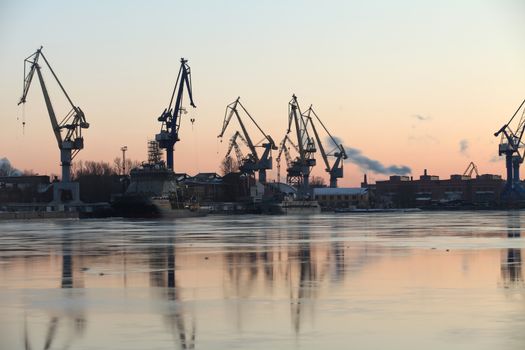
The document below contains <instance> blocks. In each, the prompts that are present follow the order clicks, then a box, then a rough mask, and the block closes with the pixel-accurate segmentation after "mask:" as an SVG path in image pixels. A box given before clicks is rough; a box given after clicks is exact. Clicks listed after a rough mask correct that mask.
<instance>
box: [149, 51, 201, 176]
mask: <svg viewBox="0 0 525 350" xmlns="http://www.w3.org/2000/svg"><path fill="white" fill-rule="evenodd" d="M184 87H186V90H187V92H188V97H189V99H190V106H192V107H193V108H196V107H197V106H195V103H193V91H192V84H191V70H190V66H189V65H188V60H185V59H184V58H181V59H180V68H179V74H178V75H177V80H176V81H175V86H174V88H173V92H172V93H171V98H170V103H169V105H168V107H167V108H165V109H164V111H163V112H162V114H161V115H160V117H158V118H157V119H158V121H159V122H161V123H162V124H161V129H160V132H159V133H158V134H157V135H155V140H156V141H157V142H158V143H159V147H160V148H162V149H165V150H166V165H167V167H168V169H171V170H173V148H174V147H175V143H177V142H178V141H180V139H179V129H180V122H181V117H182V113H183V112H185V109H184V108H183V107H182V99H183V95H184ZM174 99H175V105H174V106H173V100H174ZM172 106H173V107H172Z"/></svg>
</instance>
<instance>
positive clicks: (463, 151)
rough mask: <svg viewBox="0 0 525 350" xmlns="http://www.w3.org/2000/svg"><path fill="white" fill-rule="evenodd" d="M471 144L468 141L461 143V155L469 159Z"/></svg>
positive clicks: (464, 140)
mask: <svg viewBox="0 0 525 350" xmlns="http://www.w3.org/2000/svg"><path fill="white" fill-rule="evenodd" d="M469 146H470V145H469V142H468V140H467V139H463V140H461V141H459V153H461V154H462V155H464V156H467V157H468V148H469Z"/></svg>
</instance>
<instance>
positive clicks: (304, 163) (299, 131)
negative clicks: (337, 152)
mask: <svg viewBox="0 0 525 350" xmlns="http://www.w3.org/2000/svg"><path fill="white" fill-rule="evenodd" d="M308 122H309V121H308V119H306V118H305V117H304V116H303V114H302V113H301V109H300V107H299V103H298V102H297V97H296V96H295V95H293V96H292V99H291V100H290V102H289V103H288V130H287V132H286V134H287V135H288V134H289V133H291V132H292V124H293V125H294V126H295V134H296V138H297V147H298V151H299V152H298V153H299V155H298V157H297V158H296V159H295V160H293V161H292V164H291V166H289V167H288V169H287V181H288V183H289V184H290V185H292V186H296V187H297V190H298V193H299V195H300V196H304V195H306V193H307V191H308V185H309V177H310V171H311V169H312V167H313V166H315V158H314V153H315V152H316V151H317V150H316V147H315V142H314V139H313V138H312V137H310V135H309V134H308Z"/></svg>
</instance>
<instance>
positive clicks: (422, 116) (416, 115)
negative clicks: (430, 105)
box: [412, 114, 431, 122]
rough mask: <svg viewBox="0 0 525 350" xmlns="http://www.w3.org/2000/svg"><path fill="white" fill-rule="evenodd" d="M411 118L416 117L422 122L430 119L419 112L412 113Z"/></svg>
mask: <svg viewBox="0 0 525 350" xmlns="http://www.w3.org/2000/svg"><path fill="white" fill-rule="evenodd" d="M412 118H415V119H417V120H419V121H422V122H424V121H426V120H430V119H431V118H430V117H429V116H424V115H421V114H414V115H412Z"/></svg>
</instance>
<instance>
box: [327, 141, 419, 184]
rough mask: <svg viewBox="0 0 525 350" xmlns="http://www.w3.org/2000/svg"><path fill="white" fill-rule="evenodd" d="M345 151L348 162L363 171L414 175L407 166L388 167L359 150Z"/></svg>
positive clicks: (346, 149) (349, 148)
mask: <svg viewBox="0 0 525 350" xmlns="http://www.w3.org/2000/svg"><path fill="white" fill-rule="evenodd" d="M334 139H335V142H337V143H338V144H343V142H342V140H341V139H340V138H338V137H334ZM327 142H329V143H330V144H332V145H333V142H332V140H331V139H328V140H327ZM345 151H346V155H347V156H348V160H349V161H350V162H351V163H354V164H355V165H357V166H358V167H360V168H361V169H363V170H368V171H371V172H374V173H376V174H382V175H408V174H410V173H412V169H411V168H410V167H408V166H406V165H389V166H386V165H384V164H382V163H381V162H380V161H378V160H375V159H370V158H368V157H367V156H365V155H364V154H363V152H362V151H361V150H359V149H357V148H351V147H345Z"/></svg>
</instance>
